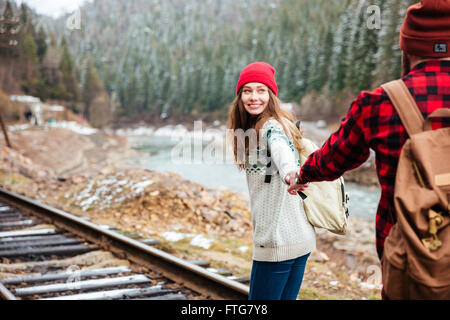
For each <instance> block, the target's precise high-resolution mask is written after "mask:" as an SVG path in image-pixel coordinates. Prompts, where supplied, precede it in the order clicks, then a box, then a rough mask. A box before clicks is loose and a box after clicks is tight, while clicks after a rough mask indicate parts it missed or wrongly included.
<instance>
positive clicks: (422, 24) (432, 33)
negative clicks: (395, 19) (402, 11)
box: [400, 0, 450, 58]
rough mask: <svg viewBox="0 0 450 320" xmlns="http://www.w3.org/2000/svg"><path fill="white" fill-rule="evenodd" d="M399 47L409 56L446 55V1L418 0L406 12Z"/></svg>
mask: <svg viewBox="0 0 450 320" xmlns="http://www.w3.org/2000/svg"><path fill="white" fill-rule="evenodd" d="M400 48H401V49H402V50H403V52H406V53H408V54H410V55H413V56H418V57H425V58H444V57H450V0H422V1H421V2H420V3H417V4H414V5H412V6H410V7H409V8H408V10H407V11H406V16H405V20H404V21H403V25H402V28H401V30H400Z"/></svg>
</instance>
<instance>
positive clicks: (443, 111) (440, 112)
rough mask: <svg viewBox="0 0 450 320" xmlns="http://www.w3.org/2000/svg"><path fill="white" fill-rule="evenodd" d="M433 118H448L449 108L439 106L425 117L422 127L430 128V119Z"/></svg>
mask: <svg viewBox="0 0 450 320" xmlns="http://www.w3.org/2000/svg"><path fill="white" fill-rule="evenodd" d="M433 118H450V109H448V108H440V109H437V110H436V111H434V112H433V113H432V114H430V115H429V116H428V117H427V118H426V119H425V124H424V125H423V129H424V130H425V131H428V130H431V119H433Z"/></svg>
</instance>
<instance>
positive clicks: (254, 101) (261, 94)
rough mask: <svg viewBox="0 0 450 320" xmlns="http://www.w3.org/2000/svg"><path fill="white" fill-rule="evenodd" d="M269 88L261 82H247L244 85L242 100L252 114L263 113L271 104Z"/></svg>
mask: <svg viewBox="0 0 450 320" xmlns="http://www.w3.org/2000/svg"><path fill="white" fill-rule="evenodd" d="M269 99H270V96H269V88H268V87H267V86H266V85H265V84H262V83H259V82H250V83H246V84H245V85H244V86H243V87H242V95H241V100H242V103H243V104H244V107H245V110H247V112H248V113H250V114H251V115H259V114H261V113H262V112H263V111H264V110H265V109H266V107H267V105H268V104H269Z"/></svg>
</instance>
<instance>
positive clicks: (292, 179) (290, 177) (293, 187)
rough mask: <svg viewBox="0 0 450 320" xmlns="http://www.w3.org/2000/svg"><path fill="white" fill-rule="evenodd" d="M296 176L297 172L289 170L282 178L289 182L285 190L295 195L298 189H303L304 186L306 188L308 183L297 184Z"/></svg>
mask: <svg viewBox="0 0 450 320" xmlns="http://www.w3.org/2000/svg"><path fill="white" fill-rule="evenodd" d="M297 177H298V173H297V172H295V171H291V172H289V173H288V174H287V175H286V177H285V178H284V180H285V182H286V183H287V184H289V187H288V190H287V191H288V192H289V193H290V194H292V195H296V194H297V192H298V191H304V190H305V189H306V188H308V184H298V183H297Z"/></svg>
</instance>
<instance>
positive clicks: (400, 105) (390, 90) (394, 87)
mask: <svg viewBox="0 0 450 320" xmlns="http://www.w3.org/2000/svg"><path fill="white" fill-rule="evenodd" d="M381 87H382V88H383V89H384V90H385V91H386V93H387V95H388V96H389V99H390V100H391V102H392V104H393V106H394V108H395V110H397V113H398V115H399V116H400V120H401V122H402V124H403V126H404V127H405V129H406V132H407V133H408V135H409V136H410V137H411V135H413V134H416V133H419V132H422V131H423V125H424V118H423V116H422V113H421V112H420V109H419V107H418V106H417V104H416V102H415V101H414V98H413V97H412V96H411V93H410V92H409V90H408V88H407V87H406V85H405V83H404V82H403V80H401V79H400V80H394V81H391V82H388V83H385V84H383V85H381Z"/></svg>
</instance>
